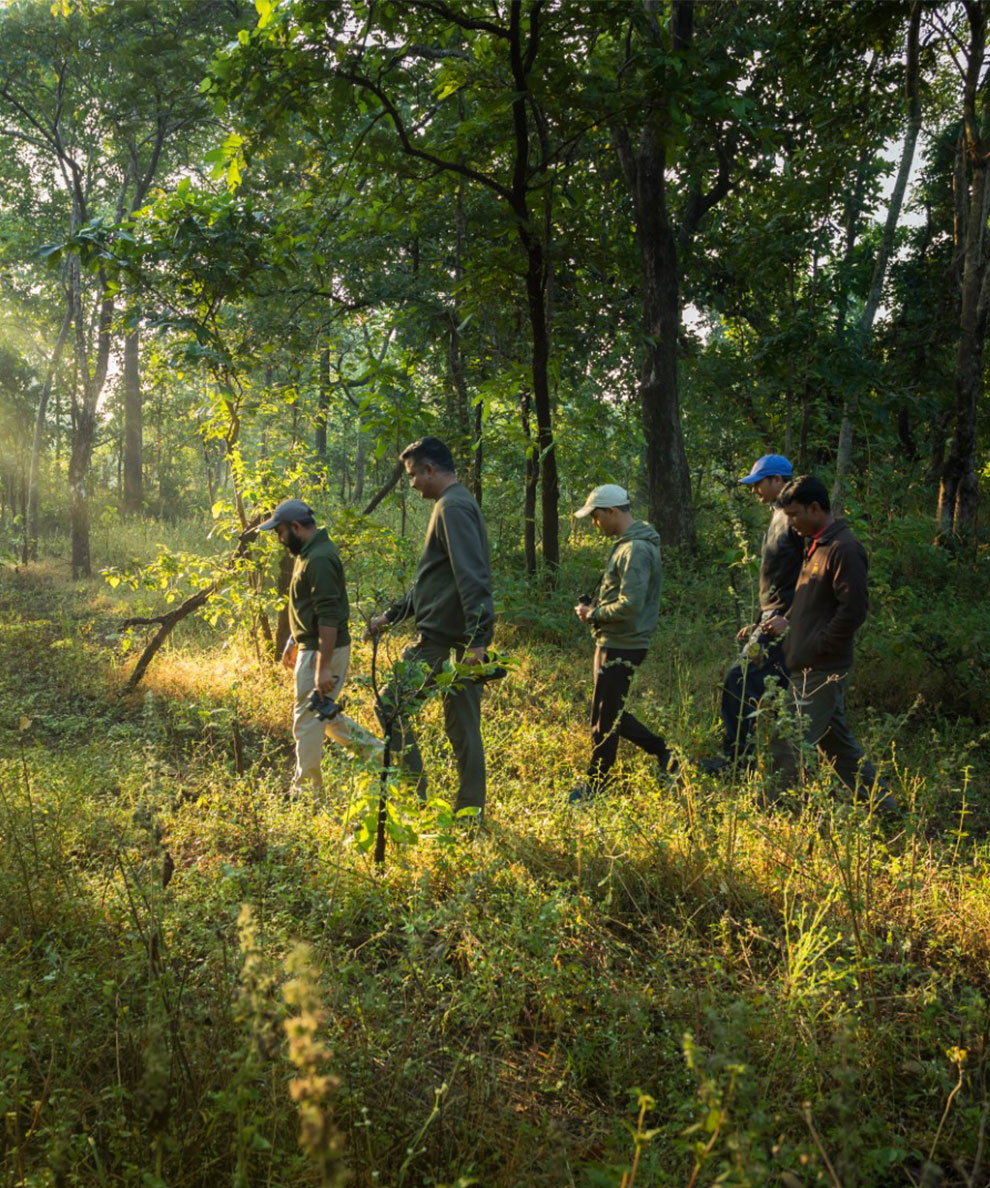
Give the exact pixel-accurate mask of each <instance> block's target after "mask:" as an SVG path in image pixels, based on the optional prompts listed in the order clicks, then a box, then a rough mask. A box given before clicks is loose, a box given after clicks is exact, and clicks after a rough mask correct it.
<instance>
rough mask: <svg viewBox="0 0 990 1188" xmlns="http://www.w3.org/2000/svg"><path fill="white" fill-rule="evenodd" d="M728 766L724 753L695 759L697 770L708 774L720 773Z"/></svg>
mask: <svg viewBox="0 0 990 1188" xmlns="http://www.w3.org/2000/svg"><path fill="white" fill-rule="evenodd" d="M728 766H729V760H728V759H726V758H725V756H724V755H715V756H714V757H713V758H710V759H699V760H698V761H697V767H698V770H699V771H703V772H706V773H707V774H708V775H720V774H721V773H722V772H723V771H725V769H726V768H727V767H728Z"/></svg>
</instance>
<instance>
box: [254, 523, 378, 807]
mask: <svg viewBox="0 0 990 1188" xmlns="http://www.w3.org/2000/svg"><path fill="white" fill-rule="evenodd" d="M259 527H260V528H262V529H264V530H266V531H270V530H272V529H274V531H275V534H276V535H277V536H278V539H279V540H280V541H281V543H282V544H283V545H284V546H285V547H286V548H287V549H288V550H289V552H290V553H292V555H293V556H294V557H295V558H296V563H295V566H294V568H293V570H292V581H291V583H290V585H289V629H290V631H291V632H292V634H291V635H290V636H289V640H288V642H287V643H286V645H285V650H284V651H283V653H282V664H283V666H284V667H285V668H289V669H293V670H294V674H295V710H294V713H293V717H292V736H293V738H295V740H296V770H295V775H294V777H293V780H292V787H291V790H290V792H291V794H292V795H298V793H299V792H301V791H302V790H303V789H304V788H306V787H309V788H311V789H312V791H314V792H319V791H321V790H322V787H323V776H322V773H321V771H320V759H321V756H322V754H323V735H324V730H325V732H326V733H327V734H329V735H330V737H331V738H332V739H333V740H334V741H335V742H338V743H340V744H341V745H342V746H344V747H347V748H349V749H351V750H354V751H356V752H358V753H359V754H364V755H369V756H370V755H372V754H374V753H376V752H377V751H380V750H381V748H382V744H381V743H380V742H379V741H378V739H376V738H375V737H374V736H373V735H371V734H369V733H368V732H367V731H366V730H364V728H363V727H361V726H359V725H358V723H357V722H354V721H352V720H351V719H350V718H348V717H346V716H345V715H344V714H338V715H337V716H336V717H334V718H331V719H330V720H329V721H328V722H323V721H322V720H321V719H320V718H318V717H317V716H316V715H315V714H314V713H312V712H311V711H310V709H309V700H310V697H311V696H312V694H313V690H314V689H315V690H317V691H318V692H320V693H322V694H331V695H332V696H333V698H334V700H339V699H340V694H341V692H342V691H343V688H344V683H345V681H346V680H347V669H348V665H349V663H350V656H351V637H350V634H349V632H348V629H347V619H348V615H349V607H348V604H347V586H346V584H345V581H344V567H343V565H342V564H341V560H340V554H339V553H338V552H337V548H336V546H335V545H334V543H333V541H331V539H330V537H329V535H328V534H327V530H326V528H317V526H316V520H315V519H314V517H313V511H312V508H310V507H308V506H307V505H306V504H305V503H303V501H302V500H301V499H286V500H285V501H284V502H282V503H280V504H279V505H278V507H277V508H276V509H275V511H274V513H273V514H272V516H271V518H270V519H268V520H265V521H264V523H262V524H260V525H259Z"/></svg>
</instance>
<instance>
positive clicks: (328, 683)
mask: <svg viewBox="0 0 990 1188" xmlns="http://www.w3.org/2000/svg"><path fill="white" fill-rule="evenodd" d="M339 680H340V677H338V676H337V675H336V674H335V673H332V672H328V673H327V674H326V675H324V673H323V671H322V670H321V668H320V666H319V665H317V668H316V682H315V687H316V689H317V691H318V692H320V693H332V692H333V690H334V688H335V687H336V685H337V682H338V681H339Z"/></svg>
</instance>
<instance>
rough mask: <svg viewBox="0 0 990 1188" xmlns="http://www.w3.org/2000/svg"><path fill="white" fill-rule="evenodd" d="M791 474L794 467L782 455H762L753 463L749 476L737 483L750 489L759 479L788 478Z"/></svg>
mask: <svg viewBox="0 0 990 1188" xmlns="http://www.w3.org/2000/svg"><path fill="white" fill-rule="evenodd" d="M793 473H794V467H793V466H792V465H791V464H790V462H789V461H788V460H787V459H786V458H785V457H784V455H783V454H764V455H763V457H762V458H759V459H758V460H757V461H756V462H754V463H753V469H752V470H751V471H750V472H749V474H747V475H746V477H745V478H743V479H740V480H739V481H740V482H741V483H746V484H747V486H750V487H751V486H752V485H753V483H758V482H759V481H760V479H765V478H774V477H775V476H779V477H780V478H790V477H791V475H792V474H793Z"/></svg>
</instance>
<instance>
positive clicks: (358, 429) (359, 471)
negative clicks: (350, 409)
mask: <svg viewBox="0 0 990 1188" xmlns="http://www.w3.org/2000/svg"><path fill="white" fill-rule="evenodd" d="M354 437H355V445H354V491H353V499H354V502H355V503H360V502H361V500H362V499H363V498H364V471H365V450H364V426H363V425H362V424H361V414H360V413H358V414H357V416H356V417H355V418H354Z"/></svg>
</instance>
